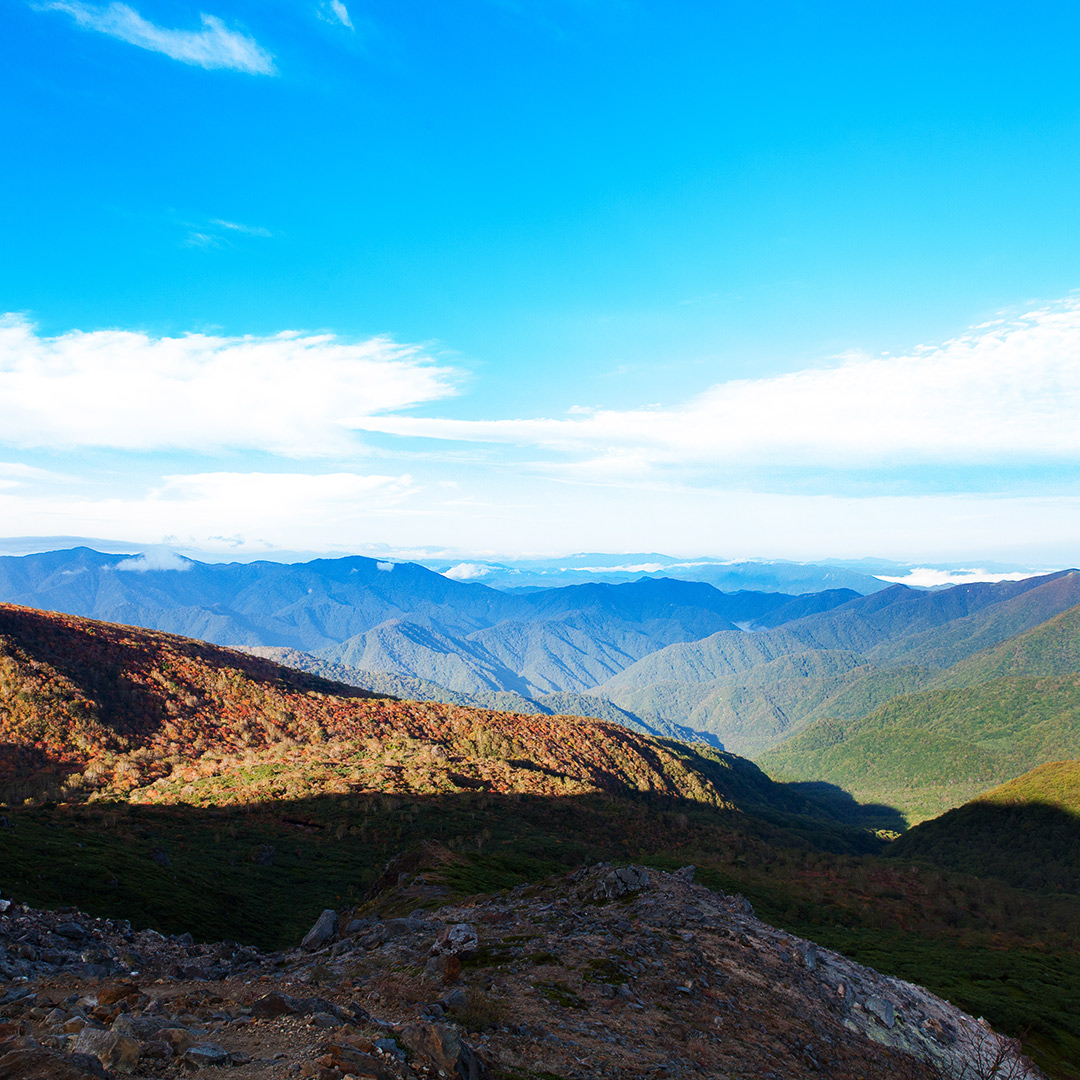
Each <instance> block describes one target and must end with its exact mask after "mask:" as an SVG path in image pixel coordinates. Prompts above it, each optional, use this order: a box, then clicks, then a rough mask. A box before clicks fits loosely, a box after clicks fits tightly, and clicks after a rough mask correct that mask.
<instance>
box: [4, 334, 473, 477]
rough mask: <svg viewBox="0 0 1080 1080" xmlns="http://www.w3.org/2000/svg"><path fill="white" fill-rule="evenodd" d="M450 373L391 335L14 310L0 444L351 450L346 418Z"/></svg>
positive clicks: (420, 390)
mask: <svg viewBox="0 0 1080 1080" xmlns="http://www.w3.org/2000/svg"><path fill="white" fill-rule="evenodd" d="M454 382H455V372H454V371H453V370H452V369H450V368H448V367H444V366H440V365H438V364H437V363H435V362H434V361H433V360H431V359H430V358H429V357H427V356H425V355H424V354H423V353H422V352H421V350H420V349H419V348H418V347H417V346H413V345H399V344H397V343H395V342H393V341H391V340H389V339H387V338H373V339H370V340H367V341H361V342H357V343H349V342H344V341H340V340H339V339H337V338H336V337H334V336H333V335H330V334H321V335H313V334H301V333H297V332H285V333H280V334H274V335H270V336H266V337H255V336H248V337H219V336H214V335H208V334H187V335H184V336H183V337H176V338H168V337H162V338H156V337H152V336H150V335H148V334H142V333H135V332H132V331H123V330H98V331H93V332H89V333H83V332H80V331H77V330H76V331H71V332H69V333H66V334H60V335H58V336H56V337H42V336H39V335H38V333H37V331H36V329H35V327H34V326H33V325H32V324H31V323H29V322H28V321H27V320H26V319H24V318H22V317H20V316H17V315H9V316H4V317H0V443H3V444H7V445H10V446H20V447H54V448H60V449H64V448H68V449H70V448H74V447H87V446H99V447H115V448H119V449H124V450H154V449H167V448H173V449H189V450H197V451H202V452H209V451H213V450H218V449H222V448H226V447H228V448H235V449H249V450H261V451H265V452H269V453H275V454H285V455H289V456H293V457H303V456H309V455H319V454H333V453H351V452H355V451H356V450H357V449H358V441H357V438H356V436H355V434H354V433H353V432H352V431H350V429H349V427H348V424H347V422H346V420H347V418H348V417H349V416H352V415H357V414H363V415H366V414H370V413H372V412H376V413H378V412H384V411H386V410H395V409H402V408H406V407H409V406H413V405H417V404H421V403H424V402H431V401H435V400H437V399H439V398H444V397H446V396H448V395H450V394H452V393H453V392H454Z"/></svg>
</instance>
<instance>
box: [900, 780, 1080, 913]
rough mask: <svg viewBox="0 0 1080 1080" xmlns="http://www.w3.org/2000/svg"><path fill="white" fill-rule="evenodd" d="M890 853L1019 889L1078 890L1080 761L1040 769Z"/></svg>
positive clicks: (921, 830) (913, 833) (914, 833)
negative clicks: (1006, 883)
mask: <svg viewBox="0 0 1080 1080" xmlns="http://www.w3.org/2000/svg"><path fill="white" fill-rule="evenodd" d="M889 854H890V855H892V856H894V857H900V858H910V859H917V860H920V861H923V862H930V863H934V864H936V865H938V866H943V867H947V868H949V869H951V870H960V871H963V872H964V873H968V874H977V875H979V876H980V877H995V878H999V879H1001V880H1002V881H1005V882H1008V883H1009V884H1010V885H1013V886H1016V887H1017V888H1023V889H1031V890H1035V891H1039V892H1059V893H1061V892H1067V893H1080V761H1054V762H1049V763H1047V764H1046V765H1040V766H1039V767H1038V768H1037V769H1033V770H1032V771H1031V772H1028V773H1025V774H1024V775H1023V776H1019V777H1017V778H1016V779H1014V780H1010V781H1009V782H1008V783H1005V784H1002V785H1001V786H1000V787H996V788H994V789H993V790H991V791H988V792H986V793H985V794H983V795H980V796H979V797H978V798H977V799H975V800H974V801H972V802H969V803H966V804H965V805H964V806H961V807H958V808H957V809H955V810H950V811H949V812H948V813H947V814H943V815H942V816H941V817H939V818H934V819H933V820H932V821H926V822H923V823H922V824H921V825H917V826H916V827H915V828H914V829H912V830H910V831H909V832H908V833H906V834H905V835H904V836H902V837H900V839H899V840H897V841H896V842H895V843H894V844H893V845H891V848H890V852H889Z"/></svg>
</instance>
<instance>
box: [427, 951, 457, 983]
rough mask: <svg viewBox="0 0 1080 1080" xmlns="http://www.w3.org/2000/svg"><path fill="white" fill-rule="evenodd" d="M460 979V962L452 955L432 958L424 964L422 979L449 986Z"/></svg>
mask: <svg viewBox="0 0 1080 1080" xmlns="http://www.w3.org/2000/svg"><path fill="white" fill-rule="evenodd" d="M460 977H461V960H460V959H459V958H458V957H456V956H454V955H452V954H443V955H440V956H432V957H431V958H430V959H429V960H428V961H427V963H426V964H424V978H426V979H430V980H431V981H432V982H434V983H439V984H440V985H442V986H449V985H450V984H451V983H454V982H457V980H458V979H459V978H460Z"/></svg>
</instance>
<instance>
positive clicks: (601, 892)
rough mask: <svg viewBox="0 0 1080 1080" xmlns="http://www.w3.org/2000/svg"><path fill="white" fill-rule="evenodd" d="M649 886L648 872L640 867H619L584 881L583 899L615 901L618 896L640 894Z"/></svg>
mask: <svg viewBox="0 0 1080 1080" xmlns="http://www.w3.org/2000/svg"><path fill="white" fill-rule="evenodd" d="M648 884H649V872H648V871H647V870H643V869H642V868H641V867H640V866H620V867H618V868H616V869H614V870H607V871H606V872H603V873H601V874H600V875H599V876H598V877H595V878H593V879H591V880H590V879H586V884H585V887H584V888H583V890H582V892H583V894H584V899H588V900H593V901H601V900H617V899H618V898H619V897H620V896H626V895H628V894H629V893H635V892H640V891H641V890H642V889H644V888H647V887H648Z"/></svg>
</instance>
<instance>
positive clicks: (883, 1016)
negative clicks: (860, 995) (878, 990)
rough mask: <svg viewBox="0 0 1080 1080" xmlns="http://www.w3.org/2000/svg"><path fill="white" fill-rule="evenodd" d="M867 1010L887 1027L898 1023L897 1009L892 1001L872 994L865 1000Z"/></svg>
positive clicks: (864, 1004)
mask: <svg viewBox="0 0 1080 1080" xmlns="http://www.w3.org/2000/svg"><path fill="white" fill-rule="evenodd" d="M863 1006H864V1008H865V1009H866V1010H867V1012H871V1013H873V1014H874V1015H875V1016H876V1017H877V1018H878V1019H879V1020H880V1021H881V1022H882V1023H883V1024H884V1025H885V1026H886V1027H887V1028H891V1027H893V1026H894V1025H895V1024H896V1009H895V1008H893V1003H892V1002H891V1001H886V1000H885V999H884V998H879V997H874V996H873V995H871V996H870V997H868V998H867V999H866V1000H865V1001H864V1002H863Z"/></svg>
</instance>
